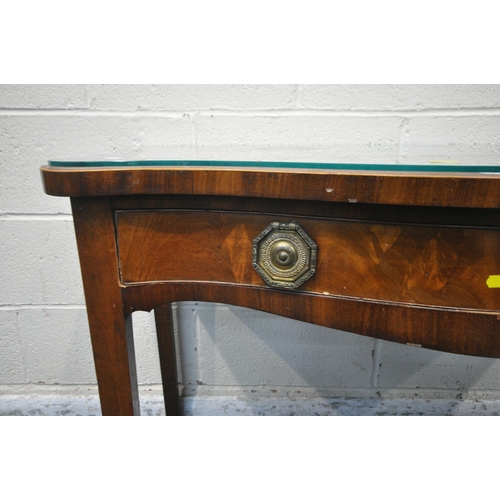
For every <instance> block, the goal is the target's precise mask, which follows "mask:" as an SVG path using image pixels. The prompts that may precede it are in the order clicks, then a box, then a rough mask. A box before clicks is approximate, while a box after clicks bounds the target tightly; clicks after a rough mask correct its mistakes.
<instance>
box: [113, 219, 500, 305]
mask: <svg viewBox="0 0 500 500" xmlns="http://www.w3.org/2000/svg"><path fill="white" fill-rule="evenodd" d="M293 220H294V221H295V222H297V223H298V224H300V226H301V227H302V228H303V229H304V230H305V231H306V233H307V234H308V235H309V237H310V238H311V239H312V240H313V241H314V242H315V243H316V245H317V262H316V272H315V274H314V275H313V276H312V277H310V278H309V279H308V280H307V281H305V282H304V283H303V284H301V285H300V287H299V288H298V290H299V291H307V292H312V293H318V294H324V295H337V296H344V297H353V298H364V299H367V300H377V301H388V302H400V303H405V304H419V305H431V306H441V307H444V306H446V307H460V308H471V309H485V310H499V309H500V289H499V288H489V287H488V286H487V284H486V281H487V279H488V277H489V276H490V275H498V274H500V231H499V230H498V229H496V228H490V229H482V228H479V229H475V228H460V227H442V226H418V225H399V224H398V225H391V224H380V223H369V222H364V221H363V222H358V221H346V220H332V219H321V218H301V217H297V218H293ZM273 222H281V223H284V224H286V223H289V222H290V218H289V217H285V216H282V215H262V214H252V213H235V212H217V211H213V212H210V211H190V210H184V211H183V210H158V211H117V212H116V227H117V243H118V252H119V262H120V275H121V280H122V282H123V283H124V284H132V283H142V282H156V281H196V282H222V283H233V284H245V285H254V286H261V287H266V288H267V287H270V286H269V284H267V283H266V282H265V281H264V280H263V278H262V277H261V276H260V275H259V273H258V272H256V270H255V269H254V267H253V265H252V246H253V245H252V243H253V240H254V239H255V238H256V237H258V236H259V235H260V234H261V233H262V232H263V231H264V230H265V229H266V227H268V226H269V225H270V224H271V223H273Z"/></svg>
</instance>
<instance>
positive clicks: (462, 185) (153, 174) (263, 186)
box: [42, 167, 500, 208]
mask: <svg viewBox="0 0 500 500" xmlns="http://www.w3.org/2000/svg"><path fill="white" fill-rule="evenodd" d="M42 178H43V182H44V186H45V192H46V193H48V194H51V195H55V196H70V197H79V196H124V195H147V194H182V195H203V196H207V195H217V196H257V197H260V198H279V199H294V200H323V201H330V202H352V203H377V204H389V205H415V206H437V207H438V206H441V207H450V206H451V207H483V208H499V207H500V175H488V174H470V173H468V174H465V173H463V174H460V173H456V174H450V173H448V174H438V173H434V174H431V173H416V172H412V173H409V172H402V173H394V172H352V171H348V170H347V171H335V172H332V171H327V170H307V169H305V170H298V169H271V168H231V167H219V168H217V167H211V168H204V167H190V168H186V167H141V168H138V167H135V168H134V167H122V168H106V167H100V168H86V169H84V168H64V167H43V168H42Z"/></svg>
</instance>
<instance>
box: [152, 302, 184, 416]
mask: <svg viewBox="0 0 500 500" xmlns="http://www.w3.org/2000/svg"><path fill="white" fill-rule="evenodd" d="M154 311H155V322H156V334H157V337H158V351H159V354H160V369H161V379H162V383H163V397H164V399H165V415H166V416H169V417H170V416H176V415H180V405H179V385H178V381H177V363H176V357H175V339H174V323H173V318H172V304H162V305H160V306H157V307H155V310H154Z"/></svg>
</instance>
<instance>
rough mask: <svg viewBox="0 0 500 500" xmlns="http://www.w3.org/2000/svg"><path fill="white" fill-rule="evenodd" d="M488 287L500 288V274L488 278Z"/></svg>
mask: <svg viewBox="0 0 500 500" xmlns="http://www.w3.org/2000/svg"><path fill="white" fill-rule="evenodd" d="M486 285H487V286H488V288H500V274H495V275H493V276H488V279H487V280H486Z"/></svg>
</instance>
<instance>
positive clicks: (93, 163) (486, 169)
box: [49, 159, 500, 174]
mask: <svg viewBox="0 0 500 500" xmlns="http://www.w3.org/2000/svg"><path fill="white" fill-rule="evenodd" d="M49 166H52V167H75V168H96V167H116V168H119V167H236V168H238V167H252V168H263V169H265V168H286V169H294V168H296V169H316V170H317V169H321V170H368V171H385V172H457V173H458V172H463V173H467V172H480V173H493V174H495V173H500V166H495V165H460V164H455V163H447V162H445V161H443V162H440V161H436V162H431V163H429V164H418V165H403V164H372V163H329V162H303V161H301V162H294V161H238V160H121V159H103V160H89V161H73V160H50V161H49Z"/></svg>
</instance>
